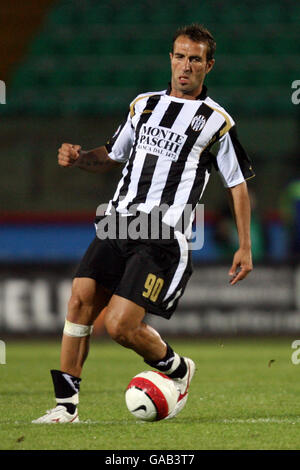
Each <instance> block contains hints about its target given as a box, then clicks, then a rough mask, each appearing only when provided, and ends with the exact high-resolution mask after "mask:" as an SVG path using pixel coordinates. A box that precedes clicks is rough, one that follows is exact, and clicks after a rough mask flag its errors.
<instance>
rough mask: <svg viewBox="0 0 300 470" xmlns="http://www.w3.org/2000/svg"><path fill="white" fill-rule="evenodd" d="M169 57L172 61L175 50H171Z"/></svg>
mask: <svg viewBox="0 0 300 470" xmlns="http://www.w3.org/2000/svg"><path fill="white" fill-rule="evenodd" d="M169 57H170V61H171V62H172V59H173V52H169Z"/></svg>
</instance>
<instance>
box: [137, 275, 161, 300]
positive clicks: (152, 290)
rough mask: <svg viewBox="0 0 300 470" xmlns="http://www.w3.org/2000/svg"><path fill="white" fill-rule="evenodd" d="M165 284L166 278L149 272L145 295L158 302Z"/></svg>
mask: <svg viewBox="0 0 300 470" xmlns="http://www.w3.org/2000/svg"><path fill="white" fill-rule="evenodd" d="M163 285H164V280H163V279H162V278H161V277H157V276H155V274H152V273H149V274H148V276H147V278H146V281H145V284H144V288H145V290H144V291H143V293H142V295H143V297H145V298H146V299H149V300H151V302H156V301H157V299H158V296H159V294H160V291H161V290H162V287H163Z"/></svg>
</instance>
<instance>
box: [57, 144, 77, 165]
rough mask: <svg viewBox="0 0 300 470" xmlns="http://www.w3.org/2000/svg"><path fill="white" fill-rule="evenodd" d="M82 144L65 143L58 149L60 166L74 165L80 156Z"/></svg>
mask: <svg viewBox="0 0 300 470" xmlns="http://www.w3.org/2000/svg"><path fill="white" fill-rule="evenodd" d="M80 150H81V146H80V145H73V144H67V143H64V144H62V145H61V147H60V148H59V149H58V155H57V159H58V164H59V165H60V166H73V165H74V164H75V163H76V161H77V160H78V158H79V157H80Z"/></svg>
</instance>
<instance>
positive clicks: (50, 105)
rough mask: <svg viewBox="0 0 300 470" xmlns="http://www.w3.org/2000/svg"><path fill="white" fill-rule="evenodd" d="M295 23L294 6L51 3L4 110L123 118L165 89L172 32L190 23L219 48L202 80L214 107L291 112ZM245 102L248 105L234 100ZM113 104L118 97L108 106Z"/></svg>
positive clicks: (299, 12)
mask: <svg viewBox="0 0 300 470" xmlns="http://www.w3.org/2000/svg"><path fill="white" fill-rule="evenodd" d="M48 3H49V2H48ZM37 8H38V7H37ZM299 18H300V6H299V4H297V2H293V1H286V2H279V3H278V4H274V3H272V4H270V2H267V1H266V0H263V1H257V2H253V1H252V2H250V1H248V2H243V4H240V5H236V4H229V3H224V2H221V1H218V0H215V1H211V2H206V3H204V2H201V3H200V2H199V3H198V4H196V5H193V7H192V8H188V7H187V5H186V3H185V2H183V1H181V0H179V1H176V2H175V1H169V2H168V3H167V4H166V5H161V2H158V1H157V0H153V1H151V2H150V1H144V2H132V3H128V2H125V1H122V0H112V1H110V2H96V1H93V0H86V1H85V2H80V1H72V2H71V1H58V2H54V3H53V6H52V9H50V10H49V14H48V15H46V16H45V20H44V21H43V22H42V24H41V26H40V30H39V32H38V34H37V35H36V36H35V37H34V39H33V40H29V42H28V47H27V52H26V53H24V55H23V58H22V61H21V62H20V61H19V62H18V63H17V64H15V67H14V69H13V73H12V79H11V83H10V84H9V85H10V90H11V91H10V94H11V97H12V99H11V100H10V103H9V106H7V107H6V109H5V112H6V113H14V112H16V111H18V112H25V113H26V112H28V111H29V109H31V112H33V113H36V114H39V113H41V114H44V113H47V112H49V113H53V112H55V113H58V114H60V113H65V112H68V110H74V105H73V100H74V96H78V95H80V100H79V101H78V104H77V106H76V109H77V110H78V111H80V112H87V113H92V114H94V113H98V112H99V110H100V109H101V110H102V111H104V110H109V111H115V112H120V111H121V112H124V106H126V103H128V102H129V101H130V100H131V99H132V98H133V97H134V96H135V95H136V94H137V93H139V92H141V91H146V90H153V89H163V88H165V86H166V82H167V81H168V79H169V62H168V52H169V50H170V46H171V41H170V39H171V38H172V34H173V32H174V30H175V29H176V28H177V27H178V26H179V25H182V24H186V23H190V22H193V21H198V22H201V23H203V24H205V25H207V27H208V28H209V29H211V31H212V32H213V34H214V35H215V37H216V40H217V55H216V59H217V62H216V66H215V70H214V72H213V73H212V74H211V75H209V77H208V79H207V82H208V85H209V86H210V89H211V90H212V94H213V96H214V97H215V99H216V100H218V99H219V98H221V97H222V102H223V103H224V106H229V107H230V109H231V110H232V111H233V112H238V113H245V114H247V113H249V112H251V113H255V112H257V113H261V112H265V113H274V109H275V111H276V112H278V113H285V112H289V113H290V112H294V111H295V110H294V109H291V106H290V103H289V101H288V100H286V96H285V95H286V84H287V83H291V82H292V81H293V80H294V79H295V78H297V77H296V75H297V71H298V62H297V57H298V53H299V34H298V24H299ZM104 90H105V92H103V91H104ZM245 94H250V96H251V99H250V100H240V99H239V98H240V96H243V95H245ZM252 95H253V97H252ZM41 96H43V97H45V96H47V99H40V98H41ZM111 96H118V97H120V96H121V98H120V99H116V100H113V102H112V101H111ZM62 97H63V99H62ZM252 98H253V99H252Z"/></svg>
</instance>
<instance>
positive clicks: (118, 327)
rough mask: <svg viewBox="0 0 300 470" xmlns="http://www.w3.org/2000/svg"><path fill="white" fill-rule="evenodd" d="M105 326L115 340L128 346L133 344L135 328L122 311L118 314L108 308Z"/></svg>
mask: <svg viewBox="0 0 300 470" xmlns="http://www.w3.org/2000/svg"><path fill="white" fill-rule="evenodd" d="M105 328H106V331H107V333H108V334H109V336H110V337H111V338H112V339H113V340H114V341H116V342H117V343H119V344H120V345H122V346H124V347H126V348H130V347H131V346H132V339H133V336H134V331H135V328H133V327H132V326H130V325H129V323H128V321H127V320H126V318H124V316H123V315H122V314H120V312H118V315H114V312H113V311H112V310H109V309H108V311H107V312H106V315H105Z"/></svg>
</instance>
